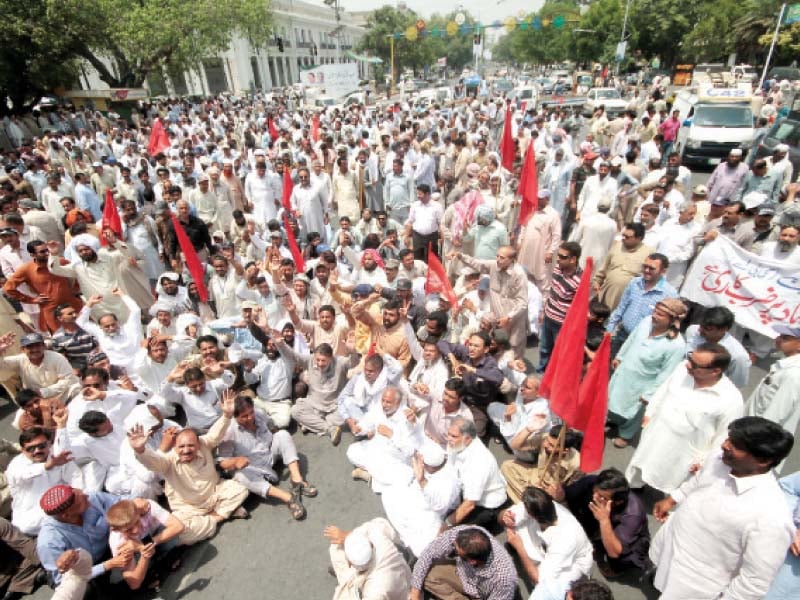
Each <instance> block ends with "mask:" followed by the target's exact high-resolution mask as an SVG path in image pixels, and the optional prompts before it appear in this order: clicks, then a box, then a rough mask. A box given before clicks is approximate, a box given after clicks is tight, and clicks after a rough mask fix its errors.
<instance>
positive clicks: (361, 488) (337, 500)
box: [0, 173, 800, 600]
mask: <svg viewBox="0 0 800 600" xmlns="http://www.w3.org/2000/svg"><path fill="white" fill-rule="evenodd" d="M707 178H708V174H707V173H698V174H696V175H695V176H694V178H693V184H698V183H702V182H704V181H705V180H706V179H707ZM536 356H537V352H536V349H531V350H529V352H528V357H529V358H530V359H531V361H532V362H535V360H536ZM766 367H768V363H763V364H758V365H754V366H753V368H752V371H751V376H750V385H749V386H748V388H747V389H746V390H744V392H743V393H744V395H745V397H746V396H747V394H749V392H750V391H751V390H752V388H753V387H755V385H756V384H757V383H758V381H759V380H760V379H761V378H762V377H763V375H764V372H765V368H766ZM12 415H13V408H12V407H11V406H10V405H9V404H8V403H6V402H5V401H2V400H0V436H2V437H4V438H6V439H9V440H14V441H16V438H17V433H16V432H15V431H14V430H13V429H12V428H11V418H12ZM351 441H352V438H351V437H350V436H349V434H345V435H344V436H343V440H342V443H341V445H340V446H339V447H338V448H333V447H332V446H331V444H330V441H329V440H328V438H318V437H316V436H314V435H308V436H303V435H301V434H299V433H297V434H295V442H296V444H297V447H298V450H299V452H300V455H301V461H302V462H303V463H304V466H303V471H304V473H306V474H307V478H308V480H309V481H311V482H313V483H314V484H315V485H316V486H318V488H319V490H320V493H319V496H318V497H317V498H311V499H306V501H305V504H306V507H307V509H308V517H307V518H306V520H305V521H302V522H296V521H293V520H292V519H291V517H290V516H289V513H288V511H287V509H286V508H285V507H283V506H279V505H274V504H271V503H269V502H265V501H262V500H260V499H258V498H255V497H251V498H250V499H249V500H248V502H247V503H246V504H245V506H246V507H247V508H248V509H250V510H251V511H252V518H251V519H250V520H247V521H233V522H229V523H225V524H224V525H223V526H222V527H221V528H220V530H219V533H218V534H217V535H216V537H215V538H213V539H212V540H210V541H207V542H205V543H201V544H197V545H196V546H194V547H192V548H191V549H189V551H188V552H187V554H186V556H185V558H184V563H183V566H182V568H181V569H180V570H179V571H178V572H177V573H175V574H174V575H173V576H172V577H171V578H170V579H168V580H167V581H166V583H165V584H164V586H163V587H162V590H161V592H160V597H161V598H165V599H168V600H172V599H178V598H186V597H191V598H192V599H196V600H227V599H231V600H233V599H236V600H251V599H252V600H256V599H258V600H263V599H276V600H277V599H280V600H308V599H312V598H313V599H319V600H322V599H324V598H330V597H331V596H332V594H333V590H334V587H335V580H334V578H333V577H332V576H330V575H329V574H328V572H327V568H328V564H329V559H328V544H327V543H326V540H325V538H324V537H323V536H322V530H323V528H324V527H325V526H326V525H329V524H335V525H338V526H339V527H342V528H344V529H351V528H353V527H354V526H356V525H358V524H360V523H362V522H364V521H366V520H369V519H372V518H374V517H376V516H382V514H383V512H382V508H381V503H380V499H379V497H378V496H376V495H375V494H373V493H372V492H371V491H370V490H369V488H368V486H367V485H366V484H365V483H363V482H356V481H353V480H352V479H351V478H350V471H351V469H352V466H351V465H350V464H349V463H348V462H347V459H346V457H345V452H346V450H347V446H348V445H349V444H350V443H351ZM490 447H491V450H492V452H493V453H494V454H495V455H496V456H497V458H498V460H500V461H502V460H506V459H508V458H509V455H508V454H506V453H505V451H504V450H503V449H502V447H501V446H498V445H496V444H491V445H490ZM632 454H633V449H632V448H626V449H623V450H620V449H617V448H614V447H613V446H612V445H611V444H608V445H607V447H606V452H605V459H604V466H614V467H617V468H619V469H622V470H624V469H625V467H626V466H627V463H628V461H629V459H630V457H631V455H632ZM797 469H800V449H797V448H796V449H795V451H794V452H793V456H792V457H791V458H790V460H789V461H788V462H787V465H786V467H785V469H784V473H790V472H793V471H795V470H797ZM286 476H287V475H286V473H284V483H283V484H282V486H283V487H286V483H285V480H286ZM645 500H646V502H648V503H652V501H653V499H652V498H645ZM656 530H657V524H656V523H655V521H653V520H652V519H651V534H655V532H656ZM594 576H595V577H598V578H601V579H602V575H600V573H599V572H597V570H596V569H595V573H594ZM610 585H611V587H612V589H613V591H614V597H615V598H616V599H617V600H639V599H641V598H656V597H657V596H658V594H657V592H655V591H654V590H652V589H642V588H641V587H640V586H639V584H638V583H637V582H636V581H635V579H631V580H622V581H613V582H610ZM522 590H523V592H522V595H521V596H520V597H521V598H527V595H528V593H529V591H530V588H529V586H527V585H524V586H523V587H522ZM49 597H50V590H49V589H47V588H45V589H40V590H38V591H37V592H36V593H35V594H34V595H33V596H31V598H33V599H35V600H44V599H47V598H49ZM139 597H142V598H157V597H159V594H149V595H141V596H139Z"/></svg>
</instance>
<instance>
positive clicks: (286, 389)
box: [243, 338, 295, 429]
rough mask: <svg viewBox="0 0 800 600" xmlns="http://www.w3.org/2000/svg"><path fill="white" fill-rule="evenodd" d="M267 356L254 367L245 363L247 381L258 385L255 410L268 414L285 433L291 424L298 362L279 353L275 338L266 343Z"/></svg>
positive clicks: (251, 363)
mask: <svg viewBox="0 0 800 600" xmlns="http://www.w3.org/2000/svg"><path fill="white" fill-rule="evenodd" d="M264 350H265V351H264V355H263V356H262V357H261V358H259V359H258V362H256V363H255V364H254V363H253V362H252V361H248V360H245V361H244V363H243V364H244V366H245V371H244V381H245V383H247V384H249V385H252V384H254V383H257V384H258V387H257V388H256V398H254V399H253V403H254V404H255V406H256V408H258V409H259V410H261V411H263V412H264V413H266V415H267V416H268V417H269V418H270V419H272V422H273V423H275V426H276V427H278V428H280V429H286V428H287V427H288V426H289V423H290V422H291V421H292V376H293V375H294V369H295V362H294V359H293V358H292V357H291V356H289V355H288V354H284V353H283V352H281V351H280V348H278V346H277V345H276V344H275V342H274V341H273V340H272V338H268V339H267V340H266V342H265V343H264Z"/></svg>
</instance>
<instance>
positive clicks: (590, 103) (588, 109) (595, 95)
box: [583, 88, 628, 119]
mask: <svg viewBox="0 0 800 600" xmlns="http://www.w3.org/2000/svg"><path fill="white" fill-rule="evenodd" d="M601 105H602V106H605V109H606V115H608V118H609V119H614V118H616V117H618V116H619V115H620V114H621V113H622V112H623V111H624V110H625V109H626V108H627V106H628V103H627V102H626V101H625V100H624V99H623V98H622V96H620V93H619V91H617V89H616V88H593V89H591V90H589V91H588V92H587V93H586V101H585V102H584V103H583V114H584V115H585V116H587V117H591V116H592V114H594V111H595V109H597V108H598V107H599V106H601Z"/></svg>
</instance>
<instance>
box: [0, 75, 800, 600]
mask: <svg viewBox="0 0 800 600" xmlns="http://www.w3.org/2000/svg"><path fill="white" fill-rule="evenodd" d="M506 119H510V121H511V122H510V123H507V122H506ZM43 120H44V122H42V121H43ZM162 126H163V129H164V132H165V136H166V140H167V143H166V145H165V146H164V147H163V148H158V151H157V152H154V153H153V154H151V153H150V152H149V151H148V147H149V146H150V144H151V142H152V141H153V140H154V139H155V140H156V141H158V136H157V135H152V134H153V129H154V127H156V128H160V127H162ZM680 126H681V123H680V122H679V120H678V116H677V114H675V113H674V112H672V113H670V110H669V106H667V103H666V102H665V100H664V99H663V94H662V93H661V92H660V91H658V90H656V93H655V94H654V95H650V96H647V95H646V94H637V95H636V96H635V97H634V98H633V99H632V100H631V104H630V105H629V107H628V110H627V111H625V112H624V113H622V114H621V115H620V116H619V117H618V118H614V119H611V120H609V119H608V118H607V116H606V115H605V113H604V109H603V107H602V106H601V107H599V108H598V110H597V111H596V112H595V114H594V115H593V116H592V118H591V119H590V120H588V121H586V122H584V120H583V119H582V118H581V117H580V116H579V115H573V114H572V113H570V112H569V111H567V110H564V109H562V108H560V107H558V106H557V105H555V106H551V107H550V108H547V109H543V110H537V109H536V108H535V107H526V106H524V105H514V104H509V105H508V110H507V104H506V101H505V99H504V98H502V97H491V96H489V97H484V98H478V99H475V98H469V99H466V100H462V101H458V102H456V103H453V104H451V105H448V106H439V105H433V106H430V107H428V108H427V109H425V110H422V111H420V110H416V109H415V107H414V106H412V105H410V104H409V103H408V102H407V101H405V100H403V101H400V102H395V103H389V104H388V105H386V106H385V107H376V106H369V107H365V106H362V105H356V106H352V107H350V108H349V109H348V110H345V111H340V110H339V109H335V110H332V111H331V110H330V109H327V110H324V111H322V112H321V113H318V114H314V113H311V112H309V111H307V110H305V109H304V108H302V107H300V106H297V105H295V103H294V102H292V100H291V99H285V100H284V99H282V98H280V97H279V96H275V97H273V98H272V99H271V100H269V101H267V100H266V98H264V97H261V96H254V97H252V98H249V99H238V98H233V97H228V96H223V97H219V98H207V99H203V100H200V101H197V102H194V103H191V102H189V101H170V102H163V103H158V104H152V105H146V106H143V107H142V108H141V110H140V111H138V112H135V113H134V115H133V116H132V118H131V121H130V122H126V121H123V120H116V119H111V120H110V119H109V118H108V117H106V116H103V115H102V114H101V113H99V112H89V111H86V112H79V113H75V112H73V113H71V114H70V113H63V114H62V115H61V116H60V117H59V116H58V115H57V113H54V114H53V115H52V117H51V118H50V119H47V118H45V119H42V118H40V119H39V120H38V121H37V120H35V119H23V118H18V117H12V118H11V119H10V120H8V122H6V123H5V128H6V131H7V133H8V135H9V137H10V138H11V139H12V140H14V142H15V144H16V146H17V149H16V150H15V151H13V152H5V153H4V154H3V156H2V161H1V162H2V169H3V173H2V181H1V182H0V220H1V221H2V223H1V224H0V225H2V227H0V241H2V248H0V268H2V276H3V279H4V284H3V296H2V297H0V323H1V324H2V327H0V332H2V335H0V369H1V370H2V381H3V386H4V388H5V391H6V393H7V395H8V396H9V398H10V399H11V400H12V401H13V402H15V403H16V406H17V407H18V409H17V411H16V415H15V417H14V427H15V428H17V429H18V430H19V439H18V440H13V441H18V443H19V446H18V448H14V447H13V446H12V445H11V444H7V445H5V446H4V447H3V450H4V451H6V452H8V453H9V454H11V455H13V454H15V453H16V455H15V456H14V457H13V458H12V459H11V460H10V463H8V465H7V468H6V469H5V471H4V474H3V478H2V480H0V483H2V484H4V485H3V487H2V488H0V493H2V494H3V495H4V497H5V498H6V499H8V500H9V502H10V516H9V515H8V514H6V517H8V518H5V517H4V518H0V540H2V541H1V542H0V555H2V556H3V566H2V568H0V571H2V574H3V579H2V580H0V581H1V582H8V587H7V594H6V598H8V599H11V598H18V597H20V596H22V595H24V594H27V593H31V592H32V590H34V588H35V587H37V586H38V585H41V584H42V583H44V582H47V583H49V584H50V585H51V586H53V588H54V590H55V591H54V596H53V597H56V598H59V599H67V598H81V597H83V595H84V593H86V590H87V587H88V588H89V591H90V593H94V594H96V597H111V596H110V594H112V593H113V594H117V593H122V592H121V590H123V589H124V588H125V587H127V588H130V589H131V590H138V589H146V590H154V589H158V587H159V586H160V584H161V583H162V582H163V581H164V578H165V577H167V576H168V575H169V573H170V572H172V571H174V570H176V569H177V568H179V566H180V564H181V557H182V551H183V548H185V547H186V546H189V545H192V544H195V543H198V542H201V541H203V540H206V539H209V538H211V537H212V536H214V535H215V533H216V531H217V530H218V528H219V526H220V524H221V523H223V522H225V521H227V520H229V519H246V518H249V517H250V515H249V513H248V511H247V510H246V509H245V508H244V507H243V503H244V501H245V500H246V499H247V498H248V496H249V495H251V494H253V495H255V496H257V497H261V498H265V499H266V498H271V499H272V500H273V501H275V502H277V503H279V504H283V505H285V507H286V510H288V512H289V514H290V516H291V518H293V519H296V520H298V521H301V520H303V519H304V518H305V517H306V515H307V511H308V510H321V509H320V508H319V507H322V506H324V504H323V502H324V497H321V498H320V499H319V500H315V498H316V497H318V496H319V495H320V492H319V490H318V489H317V487H316V486H315V485H314V483H313V482H312V481H309V480H308V479H307V478H306V476H305V474H304V472H303V469H301V463H300V460H299V456H298V451H297V447H296V440H297V439H298V437H300V436H301V435H305V434H314V435H317V436H324V437H325V439H329V441H330V443H331V444H332V445H333V446H337V445H339V444H340V443H342V442H343V441H345V443H347V444H348V447H347V451H346V460H348V461H349V462H350V463H351V465H352V468H353V470H352V477H353V479H356V480H363V481H364V482H365V484H366V486H365V488H364V489H365V492H364V493H375V494H379V495H380V499H381V503H382V505H383V509H384V513H385V516H382V517H378V518H374V519H371V520H367V519H365V520H364V522H363V523H362V524H361V525H359V526H358V527H356V528H355V529H353V530H351V531H345V530H343V529H341V528H339V527H337V526H336V525H330V526H329V527H327V528H326V529H325V532H324V534H325V536H326V537H327V538H328V539H329V540H330V543H331V545H330V560H331V564H332V568H333V573H334V574H335V576H336V579H337V583H336V588H335V592H334V598H336V599H340V600H345V599H348V600H349V599H355V598H363V599H365V600H366V599H368V598H369V599H378V598H381V599H393V600H401V599H402V600H406V599H407V598H411V599H422V598H437V599H444V600H451V599H459V598H482V599H487V600H489V599H491V600H511V599H512V598H514V597H515V594H518V584H519V581H520V580H521V579H523V580H525V581H527V584H528V587H532V588H533V591H532V594H531V598H532V599H533V600H564V599H565V598H567V599H572V600H590V599H591V600H607V599H611V598H612V594H611V592H610V590H609V588H608V587H607V586H606V585H605V584H604V583H602V582H601V581H598V580H596V579H591V578H590V574H591V571H592V569H593V568H594V565H597V567H598V568H599V569H600V571H601V572H602V573H603V574H604V575H605V576H606V577H608V578H611V577H618V576H625V575H631V574H632V575H633V576H634V578H636V579H638V580H640V581H641V584H642V585H643V586H644V585H654V586H655V588H656V589H657V590H659V591H660V592H661V594H662V597H664V598H671V599H686V600H701V599H703V598H708V599H712V598H737V599H741V600H744V599H752V600H756V599H760V598H769V599H770V600H775V599H778V598H793V597H797V595H798V590H800V576H798V565H800V558H798V554H800V534H798V532H797V527H798V526H799V525H800V474H794V475H790V476H788V477H785V478H783V479H781V480H780V481H779V480H778V479H777V477H776V475H775V473H774V469H775V468H777V467H778V466H779V465H781V463H782V462H783V461H784V460H785V459H786V457H787V456H788V454H789V452H790V450H791V448H792V443H793V435H794V434H795V432H796V430H797V426H798V420H800V393H799V392H798V390H800V386H798V385H795V382H797V383H800V362H798V361H800V358H795V356H798V357H800V329H798V328H793V327H788V326H777V327H776V328H775V331H774V334H775V336H777V337H776V338H775V340H776V341H775V344H774V345H775V346H776V348H777V351H779V352H780V353H781V357H780V359H779V360H776V361H775V362H773V363H772V365H771V367H770V370H769V374H768V375H767V376H766V377H765V378H764V379H763V381H761V382H760V383H759V384H758V386H757V387H756V388H755V390H754V391H753V392H752V394H750V395H749V397H744V396H743V394H742V390H743V388H744V387H745V386H746V385H747V383H748V376H749V373H750V366H751V364H752V362H753V361H754V360H757V359H761V358H765V357H768V356H769V355H770V353H771V352H772V351H773V349H772V345H773V341H772V339H771V338H770V337H767V336H765V335H763V332H762V333H758V332H755V331H750V330H747V329H744V328H742V327H740V326H738V325H737V324H736V323H735V320H734V314H733V313H732V312H731V311H730V310H729V309H728V308H726V307H724V306H702V305H699V304H697V303H695V302H689V301H687V300H685V299H683V300H682V299H681V287H682V285H683V284H684V282H685V279H686V277H687V273H690V270H689V269H690V266H691V264H692V261H693V260H694V259H695V257H696V256H697V254H698V253H699V252H701V251H702V250H703V248H704V247H705V246H707V245H711V244H714V243H720V242H718V241H717V238H719V237H724V238H726V239H727V240H729V241H730V242H731V243H733V244H736V245H737V246H739V247H741V249H743V250H746V251H748V252H751V253H753V254H755V255H759V256H761V257H766V258H768V259H771V260H776V261H782V262H783V263H786V264H792V265H795V264H798V265H800V250H798V247H797V246H798V240H800V217H798V215H800V210H798V207H800V204H798V203H796V202H795V196H796V194H797V191H798V189H800V185H798V184H797V183H795V182H794V181H795V177H796V174H795V173H794V172H793V167H792V164H791V162H789V160H788V159H787V150H788V149H787V148H785V147H783V146H779V147H778V148H777V149H776V151H775V154H774V156H771V157H768V158H767V159H762V158H755V159H754V160H752V161H751V162H752V164H750V165H748V164H747V162H746V160H745V159H746V157H744V156H743V153H742V151H741V150H740V149H736V148H734V149H732V150H731V151H730V154H729V155H728V157H727V160H725V161H724V162H722V163H721V164H720V165H719V166H718V167H717V168H716V169H715V170H714V172H713V174H712V175H711V177H710V179H709V180H708V182H707V185H697V186H692V182H691V176H692V173H691V171H690V170H689V169H688V168H687V167H685V166H683V165H681V160H680V155H679V154H677V153H676V152H674V151H673V150H672V146H673V144H674V141H675V139H676V137H675V136H676V135H677V132H678V130H679V128H680ZM504 131H505V132H506V133H505V135H510V136H512V137H513V142H514V144H513V146H514V152H513V154H514V155H513V157H509V156H508V155H506V156H501V154H500V152H499V149H500V148H501V147H502V146H504V145H503V144H502V143H501V141H502V137H503V135H504V134H503V132H504ZM505 146H506V147H507V144H506V145H505ZM506 152H507V151H506ZM529 153H532V154H533V156H534V158H535V161H536V168H537V174H538V190H537V192H536V194H535V195H536V198H535V199H534V198H522V199H521V198H520V195H519V194H518V191H519V190H518V186H519V179H520V174H521V168H522V164H523V161H524V159H525V157H526V156H528V155H529ZM503 164H506V165H507V166H510V167H511V168H506V167H504V166H503ZM109 203H112V204H111V205H109ZM526 203H527V206H526ZM521 212H522V213H523V214H524V213H525V212H529V214H527V216H526V218H524V219H521V218H520V214H521ZM109 213H116V216H117V217H118V220H119V223H120V227H119V228H117V227H116V226H115V225H114V221H115V219H114V218H109ZM589 258H591V259H592V262H593V265H594V270H593V272H591V281H589V282H588V284H589V285H590V286H591V294H592V299H591V302H590V303H589V311H588V315H587V322H586V326H587V336H586V348H585V363H586V365H588V364H589V363H591V362H592V361H593V360H594V358H595V351H596V350H597V349H598V347H599V346H600V345H601V343H602V342H603V339H604V336H606V335H611V336H613V338H612V342H611V354H612V362H611V364H610V365H608V368H609V369H610V370H611V371H612V374H611V378H610V383H609V387H608V416H607V436H608V438H609V440H610V443H611V444H613V446H614V447H615V448H617V449H621V448H625V447H627V446H629V445H633V446H635V447H636V449H635V452H634V453H633V456H632V458H631V459H630V463H629V464H628V466H627V468H626V469H625V470H624V472H623V471H622V470H619V469H616V468H611V467H608V468H603V469H601V470H599V471H597V472H594V473H584V472H582V471H581V468H580V464H581V441H582V435H581V432H579V431H575V430H572V429H568V428H567V426H566V425H565V424H564V423H563V422H562V419H561V418H560V415H558V414H556V412H555V411H553V410H551V407H550V404H549V402H548V398H546V397H542V396H540V394H539V384H540V379H541V377H542V374H543V373H545V371H546V370H547V369H548V364H551V362H552V361H557V360H558V355H557V354H554V350H555V346H556V343H557V340H558V336H559V332H560V331H561V328H562V326H563V325H564V322H565V319H566V318H567V313H568V311H569V309H570V306H571V305H572V302H573V299H574V297H575V294H576V291H577V289H578V287H579V285H580V284H581V281H582V279H583V278H584V275H585V274H588V273H589V272H590V271H589V270H588V267H587V260H588V259H589ZM440 263H441V265H442V266H441V267H440V266H439V265H440ZM442 279H446V280H448V281H446V282H442V281H441V280H442ZM432 280H438V283H437V285H435V286H433V285H432V283H431V281H432ZM451 288H452V289H451ZM537 346H538V348H537V349H536V350H532V348H534V347H537ZM326 443H328V442H326ZM493 446H495V447H494V448H493ZM617 449H614V448H611V449H609V452H621V451H620V450H617ZM500 453H505V454H506V457H505V459H503V460H499V461H498V459H497V458H496V456H497V455H499V454H500ZM284 469H285V470H286V471H288V482H287V483H285V484H282V483H281V473H282V471H283V470H284ZM646 489H650V490H651V492H652V494H653V495H654V496H655V497H656V498H658V499H659V500H658V502H657V503H656V504H655V506H654V507H653V509H652V512H653V514H654V516H655V518H656V519H657V520H658V521H660V522H662V523H663V525H662V526H661V527H660V528H659V530H658V531H657V532H656V533H655V535H654V536H653V537H652V538H651V532H650V530H649V526H648V520H647V516H648V512H650V511H649V508H648V505H647V500H646V495H643V494H642V490H646ZM323 496H324V495H323ZM275 502H273V503H275ZM259 510H261V509H259ZM265 510H267V509H265ZM268 510H277V509H275V508H269V509H268ZM300 526H302V525H300ZM498 536H501V537H498ZM502 536H504V537H502ZM504 541H505V543H504Z"/></svg>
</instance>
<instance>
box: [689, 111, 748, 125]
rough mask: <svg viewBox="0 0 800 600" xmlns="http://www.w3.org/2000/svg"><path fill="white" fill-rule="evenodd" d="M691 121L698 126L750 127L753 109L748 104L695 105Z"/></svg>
mask: <svg viewBox="0 0 800 600" xmlns="http://www.w3.org/2000/svg"><path fill="white" fill-rule="evenodd" d="M693 123H694V125H698V126H700V127H752V126H753V111H752V110H750V107H749V106H697V107H695V111H694V121H693Z"/></svg>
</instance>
